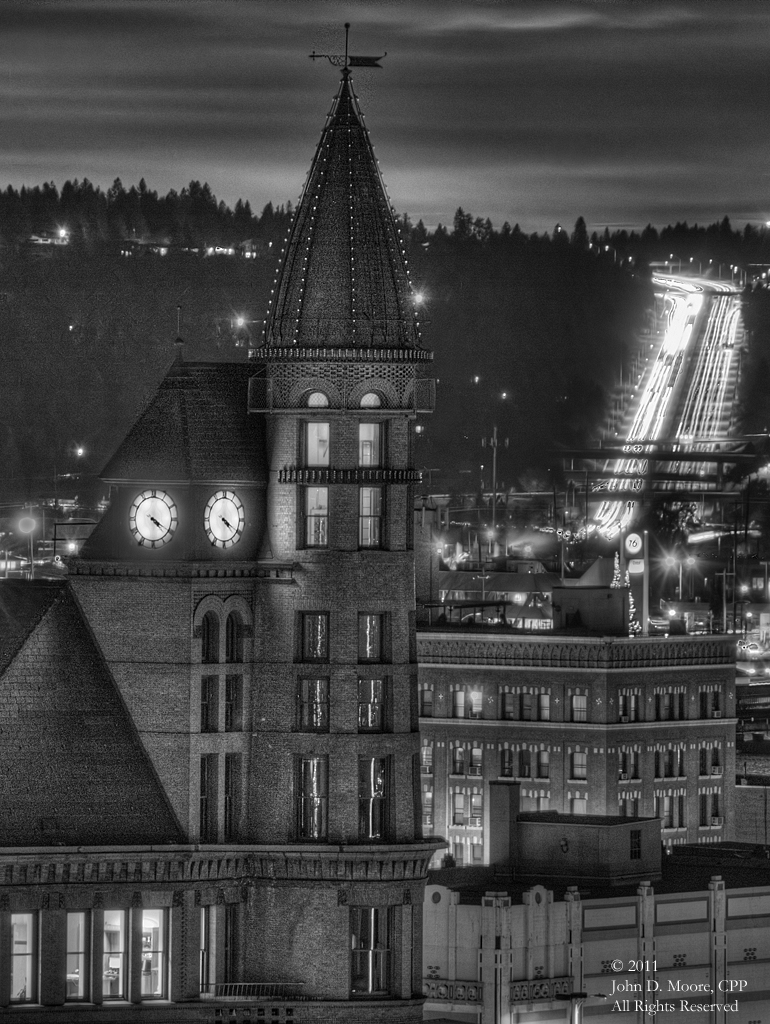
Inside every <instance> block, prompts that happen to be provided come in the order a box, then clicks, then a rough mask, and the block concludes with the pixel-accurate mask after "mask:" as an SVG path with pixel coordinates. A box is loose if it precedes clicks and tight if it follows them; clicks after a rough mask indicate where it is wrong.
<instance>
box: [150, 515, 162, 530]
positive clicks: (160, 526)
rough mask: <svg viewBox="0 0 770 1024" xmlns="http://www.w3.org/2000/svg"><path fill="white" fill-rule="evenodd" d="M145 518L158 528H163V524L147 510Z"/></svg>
mask: <svg viewBox="0 0 770 1024" xmlns="http://www.w3.org/2000/svg"><path fill="white" fill-rule="evenodd" d="M147 518H148V519H149V520H150V522H151V523H154V524H155V525H156V526H157V527H158V529H159V530H162V529H163V524H162V523H159V522H158V520H157V519H156V518H155V516H151V515H150V513H149V512H148V513H147Z"/></svg>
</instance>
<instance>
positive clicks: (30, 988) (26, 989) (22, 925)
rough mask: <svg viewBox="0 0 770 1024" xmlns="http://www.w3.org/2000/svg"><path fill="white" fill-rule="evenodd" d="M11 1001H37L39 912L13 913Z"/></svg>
mask: <svg viewBox="0 0 770 1024" xmlns="http://www.w3.org/2000/svg"><path fill="white" fill-rule="evenodd" d="M11 1002H12V1003H36V1002H37V914H11Z"/></svg>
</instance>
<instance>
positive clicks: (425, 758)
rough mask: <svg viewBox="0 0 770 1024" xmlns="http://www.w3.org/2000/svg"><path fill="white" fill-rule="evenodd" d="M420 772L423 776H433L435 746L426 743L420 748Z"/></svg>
mask: <svg viewBox="0 0 770 1024" xmlns="http://www.w3.org/2000/svg"><path fill="white" fill-rule="evenodd" d="M420 772H421V774H422V775H432V774H433V744H432V743H426V744H424V745H423V746H422V747H421V748H420Z"/></svg>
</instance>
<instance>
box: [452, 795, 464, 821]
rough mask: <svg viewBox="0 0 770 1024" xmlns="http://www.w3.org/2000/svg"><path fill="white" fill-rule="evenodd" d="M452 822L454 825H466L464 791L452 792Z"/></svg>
mask: <svg viewBox="0 0 770 1024" xmlns="http://www.w3.org/2000/svg"><path fill="white" fill-rule="evenodd" d="M452 824H453V825H466V824H467V819H466V817H465V794H464V793H453V794H452Z"/></svg>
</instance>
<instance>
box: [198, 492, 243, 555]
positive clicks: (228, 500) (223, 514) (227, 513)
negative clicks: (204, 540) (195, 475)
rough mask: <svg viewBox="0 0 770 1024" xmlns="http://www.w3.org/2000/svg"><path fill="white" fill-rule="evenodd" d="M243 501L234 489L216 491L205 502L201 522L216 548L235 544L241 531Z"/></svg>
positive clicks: (239, 537)
mask: <svg viewBox="0 0 770 1024" xmlns="http://www.w3.org/2000/svg"><path fill="white" fill-rule="evenodd" d="M244 522H245V515H244V511H243V502H242V501H241V499H240V498H239V497H238V495H237V494H236V493H235V491H217V492H216V493H215V494H212V495H211V497H210V498H209V500H208V502H207V503H206V511H205V513H204V517H203V524H204V526H205V527H206V536H207V537H208V539H209V540H210V541H211V543H212V544H213V545H214V546H215V547H218V548H230V547H232V546H233V544H237V543H238V541H239V540H240V539H241V534H242V533H243V526H244Z"/></svg>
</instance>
